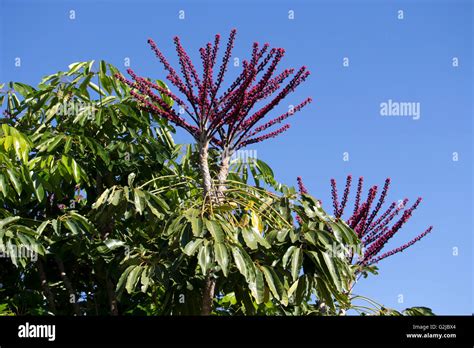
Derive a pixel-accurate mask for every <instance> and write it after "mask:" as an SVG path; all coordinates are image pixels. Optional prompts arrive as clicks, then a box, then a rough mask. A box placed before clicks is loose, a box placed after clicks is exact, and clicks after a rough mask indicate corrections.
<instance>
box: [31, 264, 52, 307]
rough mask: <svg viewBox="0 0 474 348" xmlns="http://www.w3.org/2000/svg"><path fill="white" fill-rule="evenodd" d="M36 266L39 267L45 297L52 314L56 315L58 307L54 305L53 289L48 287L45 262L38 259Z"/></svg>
mask: <svg viewBox="0 0 474 348" xmlns="http://www.w3.org/2000/svg"><path fill="white" fill-rule="evenodd" d="M36 265H37V266H38V271H39V277H40V280H41V287H42V288H43V292H44V295H45V297H46V300H47V302H48V307H49V310H50V312H52V313H53V314H56V305H55V303H54V296H53V293H52V292H51V289H50V288H49V286H48V280H47V279H46V272H45V271H44V267H43V262H42V261H41V260H39V259H38V261H37V263H36Z"/></svg>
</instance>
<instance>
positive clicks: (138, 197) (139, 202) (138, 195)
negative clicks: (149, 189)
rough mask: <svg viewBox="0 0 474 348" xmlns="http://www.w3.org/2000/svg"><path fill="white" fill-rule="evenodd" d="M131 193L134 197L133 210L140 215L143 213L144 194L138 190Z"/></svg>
mask: <svg viewBox="0 0 474 348" xmlns="http://www.w3.org/2000/svg"><path fill="white" fill-rule="evenodd" d="M133 192H134V196H135V208H136V209H137V211H138V213H139V214H140V215H142V213H143V211H144V210H145V194H144V193H143V191H141V190H139V189H134V190H133Z"/></svg>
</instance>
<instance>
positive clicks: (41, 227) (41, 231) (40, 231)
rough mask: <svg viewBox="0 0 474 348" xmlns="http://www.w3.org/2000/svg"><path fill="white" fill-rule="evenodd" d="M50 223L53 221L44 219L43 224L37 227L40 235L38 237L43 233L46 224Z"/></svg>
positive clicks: (37, 232)
mask: <svg viewBox="0 0 474 348" xmlns="http://www.w3.org/2000/svg"><path fill="white" fill-rule="evenodd" d="M50 223H51V221H49V220H46V221H43V222H42V223H41V225H39V226H38V228H37V229H36V234H37V235H38V237H39V236H41V235H42V234H43V231H44V229H45V228H46V226H48V225H49V224H50Z"/></svg>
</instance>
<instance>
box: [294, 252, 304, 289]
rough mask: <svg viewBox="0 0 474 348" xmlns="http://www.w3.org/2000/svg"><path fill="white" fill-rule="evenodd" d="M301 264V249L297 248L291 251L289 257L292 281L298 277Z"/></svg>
mask: <svg viewBox="0 0 474 348" xmlns="http://www.w3.org/2000/svg"><path fill="white" fill-rule="evenodd" d="M302 264H303V249H301V248H298V249H296V250H295V252H294V253H293V258H292V259H291V276H292V277H293V281H295V280H296V279H298V276H299V274H300V270H301V265H302Z"/></svg>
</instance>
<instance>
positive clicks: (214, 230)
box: [204, 218, 224, 243]
mask: <svg viewBox="0 0 474 348" xmlns="http://www.w3.org/2000/svg"><path fill="white" fill-rule="evenodd" d="M204 223H205V224H206V228H207V230H208V231H209V232H210V233H211V235H212V237H213V238H214V240H215V241H216V242H217V243H222V242H223V241H224V232H223V231H222V228H221V225H220V224H219V222H217V221H215V220H208V219H206V218H204Z"/></svg>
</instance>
